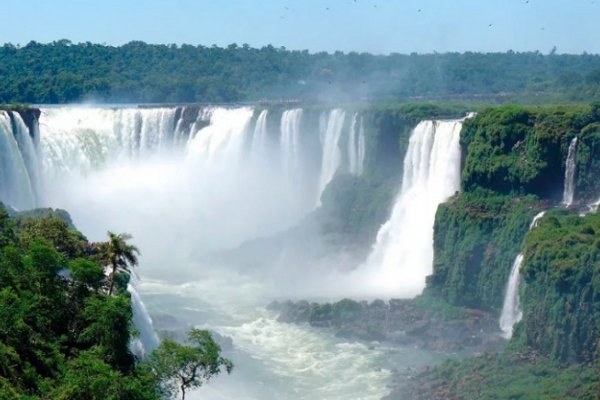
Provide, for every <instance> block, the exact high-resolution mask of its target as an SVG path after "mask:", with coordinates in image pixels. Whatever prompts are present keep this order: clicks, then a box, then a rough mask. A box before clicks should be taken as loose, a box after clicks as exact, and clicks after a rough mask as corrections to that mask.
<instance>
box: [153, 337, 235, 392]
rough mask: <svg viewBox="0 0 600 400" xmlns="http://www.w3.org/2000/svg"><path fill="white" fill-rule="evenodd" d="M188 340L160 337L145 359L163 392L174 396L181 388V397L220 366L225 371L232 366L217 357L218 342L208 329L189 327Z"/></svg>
mask: <svg viewBox="0 0 600 400" xmlns="http://www.w3.org/2000/svg"><path fill="white" fill-rule="evenodd" d="M188 340H189V343H190V345H183V344H179V343H177V342H174V341H172V340H168V339H166V340H163V341H162V343H161V344H160V346H159V347H158V348H156V349H155V350H154V351H153V352H152V353H151V354H150V356H149V357H148V359H147V361H146V363H147V365H148V366H149V367H150V369H151V371H152V372H153V373H154V375H155V376H156V378H157V380H159V381H160V382H161V386H162V388H163V390H164V391H165V394H167V395H170V396H171V397H172V398H174V397H175V396H177V394H178V393H179V392H181V399H182V400H185V394H186V391H187V390H189V389H193V388H198V387H200V386H202V385H203V384H204V383H207V382H208V381H209V380H210V378H212V377H213V376H217V375H218V374H220V373H221V369H222V368H224V369H225V371H227V373H228V374H230V373H231V371H232V370H233V363H232V362H231V361H230V360H228V359H226V358H224V357H221V346H219V345H218V344H217V343H216V342H215V341H214V339H213V338H212V336H211V334H210V332H208V331H207V330H201V329H192V330H191V331H190V332H189V333H188Z"/></svg>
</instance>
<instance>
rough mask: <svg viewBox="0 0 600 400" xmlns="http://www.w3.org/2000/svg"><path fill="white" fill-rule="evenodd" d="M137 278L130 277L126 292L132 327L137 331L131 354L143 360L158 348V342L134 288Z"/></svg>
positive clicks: (150, 320)
mask: <svg viewBox="0 0 600 400" xmlns="http://www.w3.org/2000/svg"><path fill="white" fill-rule="evenodd" d="M137 285H138V283H137V278H136V277H135V275H134V274H132V275H131V280H130V282H129V284H127V291H128V292H129V293H130V295H131V308H132V312H133V317H132V321H133V325H134V326H135V327H136V329H137V331H138V332H137V335H136V336H135V337H134V339H133V341H132V343H131V347H132V350H133V353H134V354H135V355H136V356H138V357H139V358H144V357H145V356H146V355H147V354H149V353H150V352H151V351H152V350H154V349H155V348H156V347H158V344H159V343H160V340H159V339H158V336H157V335H156V332H155V331H154V326H153V324H152V318H150V314H148V310H147V309H146V305H145V304H144V302H143V301H142V299H141V297H140V295H139V293H138V291H137V289H136V287H137Z"/></svg>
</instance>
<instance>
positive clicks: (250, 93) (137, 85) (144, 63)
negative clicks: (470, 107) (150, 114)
mask: <svg viewBox="0 0 600 400" xmlns="http://www.w3.org/2000/svg"><path fill="white" fill-rule="evenodd" d="M0 77H1V79H0V103H12V102H21V103H64V102H76V101H82V100H97V101H104V102H150V103H152V102H235V101H252V100H260V99H270V100H272V99H280V98H285V99H299V100H322V101H323V100H337V101H341V100H343V101H360V100H378V101H386V100H387V101H402V100H421V99H422V100H460V101H477V102H490V101H523V100H524V99H525V100H527V101H533V102H536V101H540V102H544V101H589V100H592V99H598V98H600V56H599V55H590V54H583V55H561V54H555V52H552V53H550V54H548V55H543V54H541V53H539V52H527V53H515V52H512V51H509V52H507V53H464V54H461V53H446V54H437V53H434V54H410V55H403V54H390V55H373V54H368V53H354V52H352V53H342V52H335V53H333V54H329V53H309V52H308V51H306V50H305V51H290V50H286V49H285V48H276V47H273V46H266V47H262V48H260V49H256V48H252V47H249V46H248V45H242V46H238V45H236V44H232V45H229V46H227V47H226V48H220V47H216V46H212V47H205V46H192V45H182V46H177V45H151V44H146V43H144V42H130V43H128V44H125V45H123V46H120V47H113V46H107V45H100V44H93V43H89V42H86V43H79V44H74V43H71V42H70V41H68V40H60V41H56V42H52V43H49V44H41V43H37V42H30V43H29V44H27V45H26V46H23V47H19V46H15V45H12V44H4V45H3V46H2V47H0Z"/></svg>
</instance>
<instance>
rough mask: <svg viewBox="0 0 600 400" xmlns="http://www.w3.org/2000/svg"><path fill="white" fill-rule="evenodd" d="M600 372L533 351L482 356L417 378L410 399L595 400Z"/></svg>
mask: <svg viewBox="0 0 600 400" xmlns="http://www.w3.org/2000/svg"><path fill="white" fill-rule="evenodd" d="M599 389H600V374H599V373H598V370H597V369H596V368H594V367H592V366H586V365H572V366H565V365H561V364H560V363H558V362H556V361H553V360H551V359H548V358H546V357H541V356H539V355H537V354H536V353H533V352H515V353H504V354H486V355H483V356H480V357H475V358H470V359H466V360H462V361H447V362H445V363H444V364H443V365H441V366H439V367H437V368H435V370H433V371H432V372H428V373H425V374H423V375H421V376H419V377H418V378H417V380H416V382H415V384H412V385H411V387H410V397H409V398H411V399H414V400H442V399H445V400H448V399H451V400H458V399H494V400H518V399H521V400H583V399H586V400H592V399H598V398H599V393H600V392H599Z"/></svg>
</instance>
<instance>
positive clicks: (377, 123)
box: [318, 103, 469, 247]
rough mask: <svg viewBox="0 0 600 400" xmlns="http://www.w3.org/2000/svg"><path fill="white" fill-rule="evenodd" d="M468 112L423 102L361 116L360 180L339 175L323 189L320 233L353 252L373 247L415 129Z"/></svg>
mask: <svg viewBox="0 0 600 400" xmlns="http://www.w3.org/2000/svg"><path fill="white" fill-rule="evenodd" d="M468 111H469V109H468V108H466V107H465V106H461V105H452V104H446V105H441V104H427V103H423V104H395V105H376V106H371V107H369V108H367V109H366V110H365V111H363V112H362V117H363V125H364V128H365V138H366V144H365V147H366V151H365V154H366V156H365V167H364V172H363V174H362V175H360V176H353V175H349V174H337V175H336V176H335V178H334V179H333V180H332V182H331V183H330V184H329V185H328V186H327V188H326V190H325V192H324V193H323V197H322V205H323V206H322V207H321V208H320V209H319V210H318V212H319V221H320V223H321V225H322V231H323V233H325V234H336V235H341V236H343V237H344V240H343V242H344V243H349V244H351V245H352V246H354V247H361V246H363V247H364V246H369V245H370V244H371V243H373V241H374V239H375V235H376V234H377V230H378V229H379V227H380V226H381V224H382V223H384V222H385V220H386V219H387V218H388V217H389V214H390V210H391V208H392V205H393V201H394V198H395V196H396V195H397V193H398V190H399V188H400V183H401V182H400V181H401V179H402V171H403V168H404V165H403V160H404V154H405V153H406V149H407V147H408V140H409V138H410V133H411V132H412V130H413V129H414V127H415V126H416V125H417V124H418V123H419V122H420V121H421V120H423V119H431V118H460V117H463V116H464V115H465V114H466V113H467V112H468ZM344 145H345V144H344V143H342V144H341V146H342V148H343V146H344Z"/></svg>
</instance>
